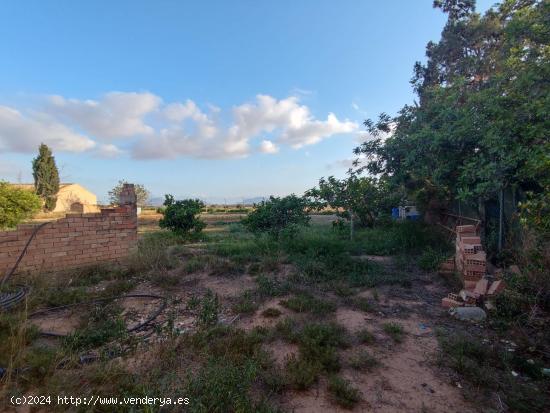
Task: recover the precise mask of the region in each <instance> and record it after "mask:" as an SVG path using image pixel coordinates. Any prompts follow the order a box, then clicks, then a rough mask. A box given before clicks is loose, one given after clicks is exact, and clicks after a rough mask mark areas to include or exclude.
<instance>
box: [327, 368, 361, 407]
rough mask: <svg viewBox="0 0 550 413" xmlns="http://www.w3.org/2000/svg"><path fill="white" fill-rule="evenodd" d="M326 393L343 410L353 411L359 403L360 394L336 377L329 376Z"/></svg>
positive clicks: (343, 380) (349, 384)
mask: <svg viewBox="0 0 550 413" xmlns="http://www.w3.org/2000/svg"><path fill="white" fill-rule="evenodd" d="M328 391H329V393H330V395H331V397H332V398H333V400H334V402H335V403H336V404H338V405H340V406H342V407H343V408H344V409H353V407H354V406H355V405H356V404H357V403H359V402H360V401H361V392H360V391H359V390H357V389H356V388H354V387H353V386H352V385H351V383H350V382H349V381H347V380H345V379H342V378H341V377H338V376H331V377H330V378H329V381H328Z"/></svg>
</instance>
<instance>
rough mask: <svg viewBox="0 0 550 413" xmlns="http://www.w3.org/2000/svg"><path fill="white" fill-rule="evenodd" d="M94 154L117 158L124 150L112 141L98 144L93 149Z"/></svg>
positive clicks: (101, 156)
mask: <svg viewBox="0 0 550 413" xmlns="http://www.w3.org/2000/svg"><path fill="white" fill-rule="evenodd" d="M95 153H96V155H97V156H99V157H100V158H117V157H118V156H120V155H122V154H123V153H124V151H123V150H122V149H120V148H119V147H117V146H115V145H113V144H112V143H107V144H103V145H100V146H99V148H97V150H96V151H95Z"/></svg>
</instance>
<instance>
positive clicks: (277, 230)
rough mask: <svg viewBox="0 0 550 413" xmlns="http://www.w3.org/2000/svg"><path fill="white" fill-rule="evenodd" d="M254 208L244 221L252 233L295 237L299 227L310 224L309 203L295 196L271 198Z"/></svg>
mask: <svg viewBox="0 0 550 413" xmlns="http://www.w3.org/2000/svg"><path fill="white" fill-rule="evenodd" d="M254 207H255V208H254V210H253V211H252V212H250V213H249V214H248V216H247V217H246V218H245V219H243V221H242V223H243V225H244V226H245V227H246V228H247V229H248V230H249V231H251V232H255V233H262V232H265V233H269V234H271V235H273V236H276V237H278V236H280V235H282V234H285V235H293V234H294V233H295V232H296V230H297V229H298V227H299V226H306V225H308V224H309V219H310V218H309V215H308V214H307V210H306V209H307V207H308V203H307V201H306V200H305V199H304V198H299V197H297V196H296V195H294V194H292V195H288V196H285V197H283V198H279V197H274V196H271V197H269V199H268V200H267V201H262V202H261V203H260V204H255V205H254Z"/></svg>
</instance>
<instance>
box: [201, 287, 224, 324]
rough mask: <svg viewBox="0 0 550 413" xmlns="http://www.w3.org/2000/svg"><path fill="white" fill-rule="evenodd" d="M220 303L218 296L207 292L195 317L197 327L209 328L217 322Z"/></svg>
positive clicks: (209, 291)
mask: <svg viewBox="0 0 550 413" xmlns="http://www.w3.org/2000/svg"><path fill="white" fill-rule="evenodd" d="M219 312H220V302H219V299H218V295H217V294H214V293H213V292H212V291H211V290H208V291H207V292H206V294H205V296H204V297H203V298H202V300H201V302H200V307H199V313H198V315H197V325H199V326H200V327H211V326H213V325H215V324H216V323H217V322H218V315H219Z"/></svg>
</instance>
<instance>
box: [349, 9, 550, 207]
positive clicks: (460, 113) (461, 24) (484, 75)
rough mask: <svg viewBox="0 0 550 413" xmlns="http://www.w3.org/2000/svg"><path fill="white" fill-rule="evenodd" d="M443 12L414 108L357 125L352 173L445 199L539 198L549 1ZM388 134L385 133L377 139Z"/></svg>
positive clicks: (548, 73) (548, 108)
mask: <svg viewBox="0 0 550 413" xmlns="http://www.w3.org/2000/svg"><path fill="white" fill-rule="evenodd" d="M434 6H435V7H439V8H441V9H442V10H443V11H444V12H446V13H448V15H449V16H448V21H447V24H446V25H445V27H444V29H443V32H442V36H441V40H440V41H439V42H437V43H433V42H430V43H429V44H428V45H427V48H426V56H427V58H428V59H427V62H426V64H421V63H417V64H416V65H415V68H414V76H413V78H412V81H411V83H412V85H413V87H414V89H415V91H416V93H417V96H418V102H416V103H415V104H414V105H406V106H404V107H403V108H402V109H401V110H400V112H399V113H398V115H397V116H395V117H390V116H388V115H386V114H382V115H380V117H379V119H378V120H377V121H372V120H367V121H366V122H365V126H366V127H367V129H368V131H369V132H370V133H371V135H372V136H373V137H372V138H371V139H369V140H368V141H366V142H365V143H363V144H362V145H361V146H359V147H357V148H356V149H355V153H356V154H358V155H359V154H362V155H363V156H365V157H366V164H365V165H363V166H362V167H361V169H362V170H365V169H366V170H368V171H369V172H371V173H373V174H377V175H380V176H383V177H385V178H387V179H388V180H389V181H390V182H392V183H393V184H394V185H405V186H406V187H407V188H409V189H410V190H411V191H412V192H416V191H421V190H426V188H428V187H429V188H430V191H432V192H433V193H437V194H440V195H441V196H443V197H446V198H447V199H449V200H450V199H464V200H465V199H470V200H471V199H488V198H490V197H494V196H495V194H497V193H498V191H499V190H501V189H502V188H504V187H508V186H511V185H513V186H517V187H520V188H522V189H523V190H525V191H531V192H532V194H533V196H537V194H542V193H544V191H545V188H544V183H543V182H544V179H545V176H546V177H547V176H548V174H549V171H548V168H547V165H548V159H549V156H550V155H549V154H550V140H549V139H550V133H549V131H550V94H549V93H548V91H549V90H550V46H549V45H550V29H549V28H550V2H548V1H535V0H506V1H504V2H503V3H502V4H501V5H499V6H497V8H496V9H490V10H489V11H487V12H486V13H485V14H484V15H483V16H481V15H480V14H478V13H475V12H474V2H473V1H472V0H447V1H439V0H437V1H435V2H434ZM387 135H389V136H387Z"/></svg>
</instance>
